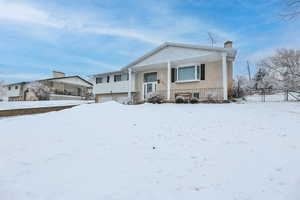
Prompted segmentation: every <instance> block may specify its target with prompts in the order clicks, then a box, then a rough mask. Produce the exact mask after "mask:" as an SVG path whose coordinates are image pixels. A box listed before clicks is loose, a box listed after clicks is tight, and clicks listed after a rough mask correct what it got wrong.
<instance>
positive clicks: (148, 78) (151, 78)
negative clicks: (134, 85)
mask: <svg viewBox="0 0 300 200" xmlns="http://www.w3.org/2000/svg"><path fill="white" fill-rule="evenodd" d="M155 81H157V72H151V73H145V74H144V82H155Z"/></svg>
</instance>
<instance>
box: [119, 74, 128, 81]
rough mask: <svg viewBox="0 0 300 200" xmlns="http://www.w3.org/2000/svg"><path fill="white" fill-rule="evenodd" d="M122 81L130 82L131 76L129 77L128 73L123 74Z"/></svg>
mask: <svg viewBox="0 0 300 200" xmlns="http://www.w3.org/2000/svg"><path fill="white" fill-rule="evenodd" d="M121 80H122V81H128V80H129V75H128V73H123V74H122V78H121Z"/></svg>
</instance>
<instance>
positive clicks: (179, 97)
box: [175, 96, 185, 103]
mask: <svg viewBox="0 0 300 200" xmlns="http://www.w3.org/2000/svg"><path fill="white" fill-rule="evenodd" d="M175 102H176V103H184V102H185V100H184V98H183V97H182V96H177V97H176V99H175Z"/></svg>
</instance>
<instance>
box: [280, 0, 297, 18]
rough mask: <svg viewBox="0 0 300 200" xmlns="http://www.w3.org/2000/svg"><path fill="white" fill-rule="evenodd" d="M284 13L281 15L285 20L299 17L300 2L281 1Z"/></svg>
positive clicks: (295, 0)
mask: <svg viewBox="0 0 300 200" xmlns="http://www.w3.org/2000/svg"><path fill="white" fill-rule="evenodd" d="M283 3H284V5H285V7H286V8H285V9H286V11H285V12H284V13H282V14H281V15H282V16H283V17H284V18H286V19H289V20H291V19H295V18H297V17H299V16H300V0H283Z"/></svg>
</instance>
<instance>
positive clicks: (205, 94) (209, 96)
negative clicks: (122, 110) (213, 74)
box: [135, 88, 223, 101]
mask: <svg viewBox="0 0 300 200" xmlns="http://www.w3.org/2000/svg"><path fill="white" fill-rule="evenodd" d="M180 94H190V95H191V97H199V100H200V101H206V100H223V88H187V89H171V94H170V100H172V101H174V100H175V97H176V96H178V95H180ZM151 95H152V96H154V95H159V96H161V97H163V99H165V100H166V99H167V90H157V91H156V92H155V93H152V94H151ZM142 97H143V93H142V92H138V93H136V94H135V100H136V101H141V99H142Z"/></svg>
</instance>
